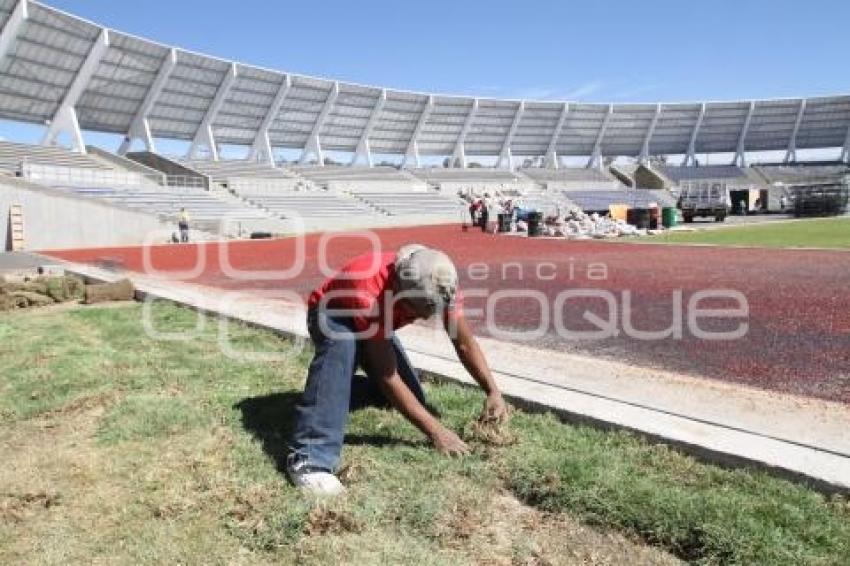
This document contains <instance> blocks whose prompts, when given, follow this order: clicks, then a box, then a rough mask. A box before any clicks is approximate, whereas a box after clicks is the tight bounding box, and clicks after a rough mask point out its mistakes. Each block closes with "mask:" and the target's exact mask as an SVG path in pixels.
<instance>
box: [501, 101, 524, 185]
mask: <svg viewBox="0 0 850 566" xmlns="http://www.w3.org/2000/svg"><path fill="white" fill-rule="evenodd" d="M523 112H525V102H520V103H519V104H518V105H517V107H516V113H515V114H514V121H513V122H512V123H511V129H510V130H509V131H508V135H507V136H506V137H505V143H504V144H503V145H502V151H501V153H499V161H498V163H496V167H499V168H501V169H513V168H514V166H513V159H512V157H513V156H512V154H511V142H512V141H513V139H514V136H515V135H516V131H517V128H518V127H519V122H520V120H522V113H523Z"/></svg>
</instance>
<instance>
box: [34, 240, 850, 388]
mask: <svg viewBox="0 0 850 566" xmlns="http://www.w3.org/2000/svg"><path fill="white" fill-rule="evenodd" d="M374 233H375V234H376V235H377V238H378V240H379V242H380V244H381V245H382V246H384V248H386V249H396V248H398V247H399V246H401V245H403V244H407V243H413V242H418V243H423V244H426V245H430V246H434V247H437V248H440V249H442V250H444V251H446V252H447V253H448V254H449V255H451V256H452V258H453V259H454V260H455V262H456V264H457V266H458V268H459V271H460V273H461V283H462V286H463V288H464V289H465V292H466V293H467V296H468V298H467V301H466V305H467V308H468V309H476V308H481V307H482V306H483V305H484V299H476V298H473V297H470V295H471V294H472V293H471V292H470V291H471V289H483V290H486V291H487V292H490V293H492V292H494V291H497V290H500V289H501V290H504V289H524V290H531V291H534V292H539V294H540V295H539V296H542V297H545V298H546V299H547V300H548V301H549V303H550V306H549V307H548V309H547V311H548V313H547V314H548V317H549V319H550V322H549V324H548V326H546V327H544V328H543V332H542V334H543V335H542V336H538V337H536V338H532V339H531V340H530V341H531V343H532V344H533V345H537V346H541V347H545V348H552V349H558V350H563V351H572V352H581V353H588V354H592V355H595V356H599V357H604V358H609V359H616V360H620V361H623V360H625V361H627V362H629V363H634V364H637V365H642V366H649V367H660V368H665V369H669V370H673V371H677V372H683V373H688V374H694V375H701V376H705V377H709V378H714V379H720V380H724V381H730V382H738V383H745V384H748V385H752V386H757V387H761V388H766V389H772V390H777V391H783V392H790V393H795V394H802V395H808V396H814V397H819V398H824V399H831V400H835V401H840V402H844V403H850V293H848V287H850V253H848V252H841V251H795V250H767V249H743V248H718V247H692V246H668V245H652V244H626V243H612V242H592V241H588V242H565V241H558V240H548V239H546V240H537V239H527V238H521V237H511V236H496V235H489V234H482V233H480V232H477V231H475V232H473V231H470V232H462V231H461V230H460V228H459V227H458V226H455V225H451V226H427V227H417V228H397V229H385V230H378V231H376V232H374ZM326 237H329V236H326ZM320 244H321V242H320V236H318V235H309V236H307V237H305V238H304V239H303V245H304V248H303V249H304V258H305V263H304V268H303V269H302V270H300V271H299V272H298V274H297V275H296V276H294V277H292V278H287V279H282V278H280V277H273V278H271V279H255V278H254V279H247V280H246V279H239V278H233V277H230V276H228V273H227V271H226V270H224V269H222V265H223V263H222V261H221V257H220V255H225V256H226V257H227V259H228V260H229V263H230V264H231V265H232V266H233V268H235V269H237V270H247V271H262V272H266V274H268V272H269V271H270V270H283V269H287V268H289V267H291V266H292V265H293V258H294V257H295V256H296V250H297V247H296V246H297V245H298V244H297V243H296V240H295V239H282V240H266V241H239V242H231V243H227V244H219V243H212V244H200V245H167V246H156V247H152V248H150V249H149V251H150V253H149V256H150V263H151V264H152V266H153V267H154V268H155V269H157V270H160V271H163V272H168V273H172V274H173V273H174V272H176V271H181V270H183V271H185V270H190V269H192V267H193V266H195V265H197V264H198V261H199V259H203V260H204V263H203V266H202V267H203V269H202V270H201V272H200V273H199V274H197V276H196V277H192V278H190V279H188V280H189V281H192V282H195V283H201V284H204V285H210V286H213V287H219V288H223V289H241V290H256V291H260V290H279V289H288V290H292V291H295V292H297V293H298V294H299V295H300V296H302V297H304V296H306V295H307V294H308V293H309V291H310V290H311V289H312V288H313V287H314V286H316V285H317V284H318V283H320V282H321V280H322V279H323V276H322V274H321V272H320V270H319V265H318V261H317V258H318V252H319V247H320ZM370 246H371V244H370V242H369V241H367V240H366V239H365V238H363V237H354V236H351V235H348V236H347V235H342V234H336V235H334V236H333V238H331V239H330V240H329V241H326V242H324V245H323V249H325V250H326V252H327V253H326V254H325V255H326V257H327V264H328V265H329V266H330V267H331V268H333V267H338V266H340V265H342V264H343V263H345V262H346V261H347V260H348V259H349V258H351V257H353V256H355V255H357V254H359V253H361V252H363V251H366V250H368V249H369V248H370ZM48 253H49V255H53V256H56V257H60V258H64V259H68V260H73V261H80V262H89V263H109V264H116V265H119V266H122V267H124V268H126V269H130V270H135V271H143V270H144V269H143V265H144V261H143V258H144V255H143V250H142V248H139V247H133V248H103V249H89V250H73V251H57V252H48ZM474 264H477V265H474ZM603 265H604V266H605V269H603V268H602V267H601V266H603ZM470 266H472V269H470ZM484 266H486V270H487V273H485V272H484V271H485V268H484ZM538 266H540V272H539V273H538V271H537V269H538ZM589 267H592V270H591V271H588V269H589ZM569 289H594V290H607V291H610V292H611V293H612V294H613V297H614V299H615V308H616V310H617V311H618V313H619V315H620V317H619V318H615V320H617V323H616V326H617V328H618V329H619V330H620V332H619V335H617V336H613V337H607V338H604V339H595V340H588V339H582V340H578V339H574V338H567V337H564V336H562V335H559V334H558V333H557V332H555V326H554V322H553V320H554V318H555V312H556V310H555V308H554V305H553V303H554V299H555V297H556V296H557V295H558V294H559V293H561V292H562V291H565V290H569ZM718 289H729V290H734V291H738V292H740V293H743V295H744V296H745V297H746V300H747V303H748V305H749V316H748V318H747V319H746V321H747V323H748V324H749V329H748V332H747V333H746V335H745V336H744V337H743V338H740V339H737V340H724V341H708V340H703V339H699V338H697V337H695V336H694V335H693V333H692V332H691V331H690V329H689V325H688V323H687V318H686V317H687V312H688V310H689V309H688V308H687V305H688V301H689V299H690V298H691V297H692V296H693V294H694V293H695V292H697V291H701V290H718ZM678 290H681V293H682V296H683V299H684V309H683V316H684V319H683V320H684V323H683V335H682V337H681V338H673V337H668V338H665V339H660V340H644V339H640V338H637V337H634V335H633V333H627V332H624V329H625V326H624V324H623V322H622V311H623V310H624V309H623V308H622V307H623V300H624V299H623V292H624V291H629V292H630V293H631V302H632V309H631V312H632V315H631V321H632V323H633V326H634V327H636V328H637V329H640V330H659V329H664V328H669V327H670V325H671V323H672V319H673V313H674V308H673V298H674V293H676V292H677V291H678ZM700 306H701V307H714V308H728V307H733V306H734V304H733V302H731V301H719V300H707V301H703V302H702V303H701V304H700ZM494 311H495V319H494V323H495V326H496V331H498V330H500V329H501V330H503V331H506V330H515V331H529V330H532V329H534V328H537V327H538V325H539V324H540V321H541V316H543V315H542V314H541V307H540V306H539V304H538V303H537V302H535V301H534V299H532V298H527V299H524V300H521V299H502V300H500V301H499V302H498V303H497V306H496V307H495V309H494ZM560 312H561V313H563V316H562V318H561V319H562V320H563V321H564V324H565V326H566V327H567V328H569V329H572V330H588V331H589V330H594V329H596V327H594V326H593V325H591V324H590V323H589V322H587V321H585V320H584V319H583V315H584V314H585V313H586V312H590V313H595V314H597V315H598V316H600V317H603V318H605V319H607V318H608V317H609V313H611V312H612V311H611V310H610V309H609V308H608V307H607V306H606V304H605V303H604V302H603V301H602V300H600V299H598V298H596V299H593V298H578V299H576V298H573V299H570V300H567V301H566V302H565V303H564V304H563V308H561V309H560ZM740 322H741V319H737V320H735V319H726V320H719V319H715V320H712V321H706V320H702V322H700V327H702V328H703V329H709V330H712V331H715V332H720V331H730V330H733V329H735V328H736V327H738V325H739V324H740ZM473 324H474V326H475V328H476V331H477V332H479V333H480V334H485V335H486V334H488V333H489V334H493V325H492V324H491V325H488V324H485V321H484V320H483V318H480V319H477V320H473ZM512 339H513V340H515V341H523V340H522V339H521V338H520V337H514V338H512Z"/></svg>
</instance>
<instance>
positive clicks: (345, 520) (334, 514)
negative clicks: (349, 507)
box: [307, 505, 362, 536]
mask: <svg viewBox="0 0 850 566" xmlns="http://www.w3.org/2000/svg"><path fill="white" fill-rule="evenodd" d="M361 529H362V526H361V525H360V524H359V523H358V522H357V521H356V520H355V519H354V518H353V517H351V516H350V515H348V514H347V513H346V512H345V511H340V510H338V509H332V508H330V507H326V506H324V505H318V506H316V507H314V508H313V510H312V511H310V515H309V516H308V517H307V536H321V535H328V534H342V533H357V532H360V531H361Z"/></svg>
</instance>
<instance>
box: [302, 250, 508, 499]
mask: <svg viewBox="0 0 850 566" xmlns="http://www.w3.org/2000/svg"><path fill="white" fill-rule="evenodd" d="M462 303H463V298H462V296H461V293H460V291H459V290H458V289H457V270H456V269H455V266H454V264H453V263H452V261H451V259H449V257H448V256H447V255H445V254H444V253H442V252H440V251H438V250H434V249H430V248H427V247H425V246H421V245H417V244H412V245H408V246H404V247H403V248H401V249H400V250H398V253H394V252H389V253H380V252H376V251H373V252H370V253H367V254H364V255H361V256H359V257H356V258H354V259H353V260H351V262H350V263H348V264H347V265H346V266H345V267H343V268H342V269H341V270H340V271H339V272H338V273H337V274H336V275H334V276H332V277H330V278H329V279H327V280H326V281H325V282H324V283H323V284H322V285H321V286H320V287H318V288H317V289H316V290H315V291H313V293H312V294H311V295H310V299H309V301H308V311H307V329H308V331H309V334H310V337H311V339H312V340H313V344H314V345H315V354H314V357H313V361H312V363H311V364H310V369H309V371H308V374H307V384H306V385H305V387H304V393H303V394H302V396H301V400H300V401H299V402H298V404H297V405H296V408H295V427H294V431H293V433H292V437H291V439H290V446H289V448H290V454H289V456H288V458H287V473H288V475H289V477H290V479H291V480H292V483H294V484H295V485H296V486H298V487H300V488H303V489H305V490H307V491H310V492H313V493H316V494H325V495H334V494H338V493H340V492H342V491H343V490H344V488H343V486H342V484H341V483H340V482H339V480H338V479H337V478H336V476H334V475H333V474H334V472H335V471H336V469H337V467H338V465H339V459H340V452H341V451H342V444H343V439H344V437H345V426H346V423H347V421H348V413H349V411H350V410H351V409H352V408H357V407H360V406H364V405H378V406H392V407H394V408H395V409H396V410H398V411H399V412H400V413H401V414H402V415H404V417H405V418H406V419H407V420H408V421H410V422H411V423H412V424H413V425H415V426H416V427H417V428H418V429H419V430H421V431H422V432H423V433H424V434H425V435H426V436H427V437H428V438H429V439H430V441H431V443H432V444H433V445H434V448H435V449H436V450H437V451H438V452H440V453H442V454H445V455H450V456H451V455H461V454H466V453H468V452H469V447H468V446H467V445H466V443H464V441H463V440H461V439H460V437H458V435H457V434H455V433H454V432H453V431H452V430H451V429H449V428H447V427H446V426H445V425H443V424H442V423H440V421H439V420H438V419H437V418H436V417H435V416H434V415H432V413H431V411H429V410H428V408H427V406H426V402H425V394H424V392H423V391H422V386H421V385H420V383H419V378H418V376H417V375H416V371H415V370H414V369H413V367H412V366H411V365H410V360H408V358H407V354H406V353H405V351H404V348H402V346H401V343H400V342H399V340H398V338H397V337H396V335H395V331H396V330H398V329H399V328H401V327H403V326H406V325H408V324H410V323H412V322H415V321H417V320H425V319H429V318H431V317H432V316H433V315H435V314H440V315H441V318H442V324H443V327H444V328H445V330H446V333H447V334H448V336H449V338H450V340H451V342H452V345H453V346H454V349H455V352H457V356H458V358H459V359H460V362H461V363H462V364H463V367H465V368H466V370H467V371H468V372H469V373H470V375H471V376H472V378H473V379H475V381H476V382H477V383H478V385H479V386H480V387H481V388H482V389H483V390H484V392H485V394H486V396H487V397H486V399H485V401H484V407H483V409H482V411H481V417H480V420H481V421H483V422H503V421H505V420H506V419H507V417H508V411H507V406H506V405H505V402H504V400H503V399H502V395H501V393H500V392H499V389H498V387H497V386H496V383H495V382H494V380H493V376H492V375H491V373H490V369H489V367H488V366H487V361H486V360H485V358H484V354H483V353H482V352H481V348H480V347H479V346H478V342H477V341H476V340H475V337H474V336H473V334H472V330H471V329H470V328H469V323H468V322H467V321H466V318H465V317H464V315H463V306H462ZM358 366H360V367H362V368H363V369H364V370H365V372H366V376H360V375H355V371H356V369H357V367H358Z"/></svg>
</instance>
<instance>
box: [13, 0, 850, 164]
mask: <svg viewBox="0 0 850 566" xmlns="http://www.w3.org/2000/svg"><path fill="white" fill-rule="evenodd" d="M0 26H2V31H0V118H4V119H9V120H17V121H21V122H30V123H37V124H47V125H48V126H49V127H48V131H47V135H46V136H45V143H53V142H55V140H56V138H57V136H58V135H59V134H60V133H61V132H67V133H69V134H70V135H71V139H72V141H73V145H74V147H76V148H78V149H80V150H82V151H84V145H83V140H82V136H81V134H80V130H81V129H84V130H92V131H99V132H110V133H117V134H122V135H125V136H126V140H125V143H124V144H123V146H122V151H126V150H127V149H128V147H129V145H130V143H131V142H132V141H133V140H135V139H140V140H142V141H143V142H144V143H145V144H146V145H147V147H148V149H149V150H154V138H170V139H177V140H189V141H191V142H192V144H191V149H190V154H192V155H193V156H197V155H199V154H200V153H204V154H208V155H210V156H211V157H212V158H214V159H217V157H218V154H217V144H235V145H245V146H249V147H251V152H250V155H251V157H252V158H254V159H271V155H272V148H275V147H281V148H296V149H301V150H302V160H303V161H305V162H306V161H308V160H311V159H316V160H317V161H318V162H319V163H321V162H322V152H323V151H327V150H334V151H347V152H352V153H353V161H352V162H365V163H371V155H372V154H374V153H377V154H399V155H404V156H405V164H406V165H408V166H417V165H418V164H419V157H420V156H421V155H438V156H453V157H454V158H456V159H457V162H458V163H460V164H462V165H465V163H466V156H467V155H476V156H497V157H498V158H499V160H498V163H499V164H500V165H502V166H505V165H509V164H510V159H511V157H512V156H526V157H539V156H545V158H546V161H547V163H548V164H549V165H552V166H554V165H555V164H556V163H557V158H558V157H559V156H586V157H588V158H589V164H594V163H598V162H599V161H600V159H601V158H602V157H603V156H633V157H638V158H640V159H643V160H645V159H647V158H648V157H649V156H651V155H670V154H685V155H686V156H687V159H686V162H693V159H694V155H695V154H697V153H715V152H723V153H734V154H735V159H736V161H737V162H739V163H743V161H744V159H745V155H746V152H748V151H767V150H785V151H786V152H787V154H786V155H787V157H788V158H789V159H794V158H795V157H796V150H797V149H810V148H836V147H840V148H842V149H843V151H842V159H844V160H848V158H850V155H848V152H850V96H828V97H816V98H807V99H784V100H752V101H751V100H745V101H739V102H693V103H662V104H592V103H583V102H582V103H578V102H551V101H531V100H497V99H491V98H483V97H482V98H474V97H468V96H450V95H442V94H429V93H420V92H409V91H401V90H394V89H386V88H380V87H375V86H364V85H358V84H352V83H346V82H342V81H334V80H331V79H323V78H315V77H308V76H303V75H298V74H294V73H285V72H278V71H272V70H267V69H262V68H258V67H255V66H251V65H247V64H243V63H236V62H231V61H225V60H222V59H218V58H215V57H209V56H206V55H199V54H196V53H192V52H189V51H185V50H182V49H179V48H174V47H169V46H166V45H161V44H159V43H156V42H154V41H149V40H146V39H140V38H138V37H134V36H131V35H128V34H124V33H121V32H119V31H114V30H107V29H106V28H104V27H102V26H99V25H97V24H94V23H91V22H89V21H86V20H83V19H81V18H78V17H75V16H72V15H68V14H65V13H63V12H60V11H58V10H56V9H53V8H51V7H48V6H45V5H42V4H38V3H36V2H32V1H28V0H0Z"/></svg>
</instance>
